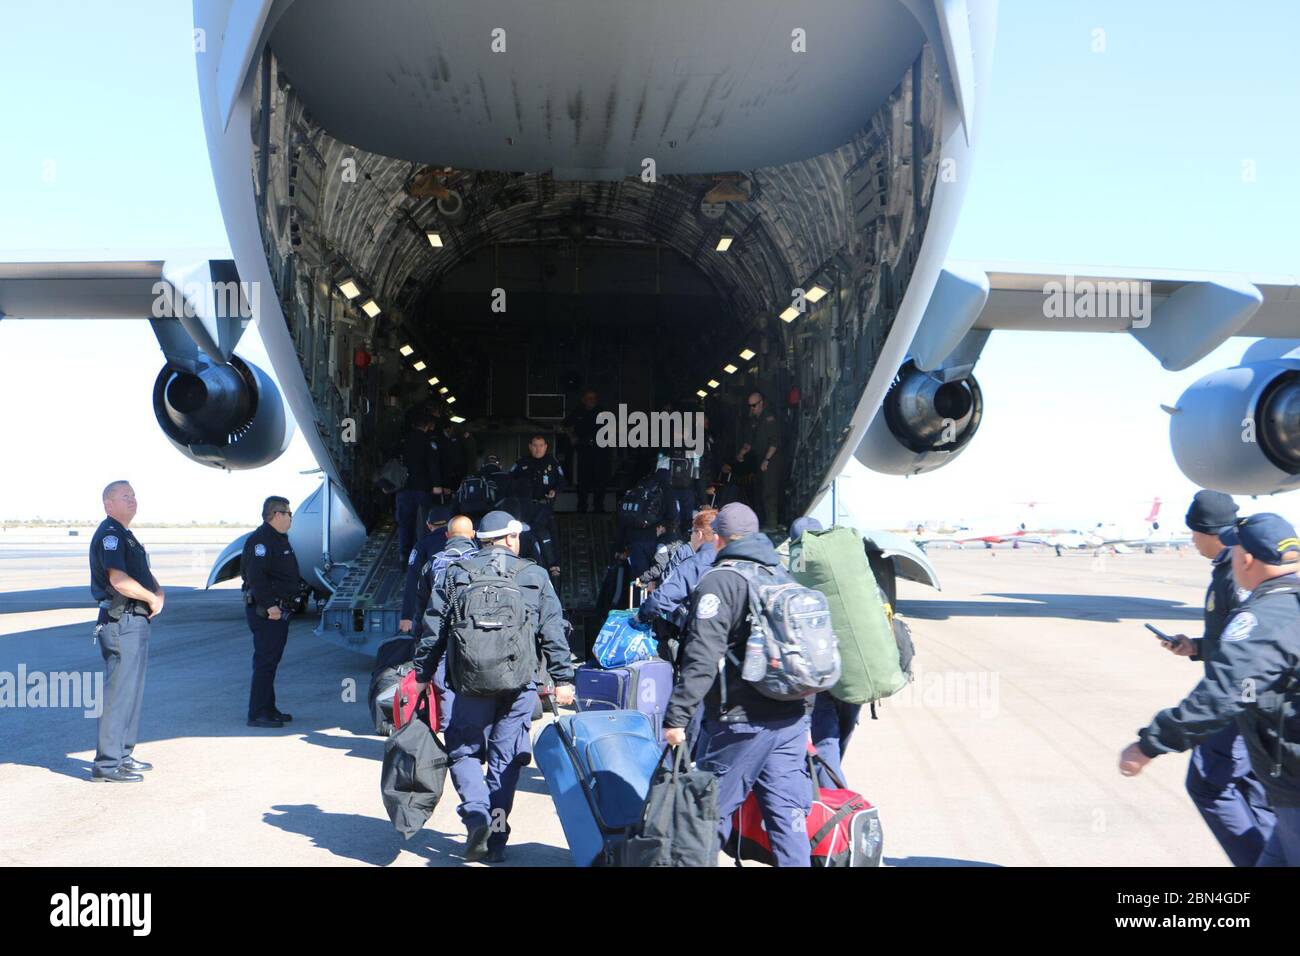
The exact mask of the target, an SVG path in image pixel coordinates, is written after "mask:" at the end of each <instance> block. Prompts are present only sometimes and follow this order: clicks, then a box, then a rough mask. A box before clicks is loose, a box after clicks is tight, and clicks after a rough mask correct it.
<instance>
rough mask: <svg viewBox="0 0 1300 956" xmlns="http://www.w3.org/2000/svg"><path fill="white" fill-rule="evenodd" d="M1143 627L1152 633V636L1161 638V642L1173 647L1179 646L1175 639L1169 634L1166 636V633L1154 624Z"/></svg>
mask: <svg viewBox="0 0 1300 956" xmlns="http://www.w3.org/2000/svg"><path fill="white" fill-rule="evenodd" d="M1143 627H1145V628H1146V629H1147V630H1148V631H1150V632H1151V633H1152V634H1154V635H1155V636H1156V637H1158V638H1160V640H1161V641H1163V642H1164V643H1166V644H1171V645H1177V644H1178V641H1177V640H1176V639H1175V638H1172V637H1170V636H1169V635H1168V634H1166V633H1165V632H1164V631H1162V630H1160V628H1158V627H1156V626H1155V625H1154V624H1144V625H1143Z"/></svg>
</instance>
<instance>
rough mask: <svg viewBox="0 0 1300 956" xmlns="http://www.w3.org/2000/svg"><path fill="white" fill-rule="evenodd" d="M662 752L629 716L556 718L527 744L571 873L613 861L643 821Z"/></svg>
mask: <svg viewBox="0 0 1300 956" xmlns="http://www.w3.org/2000/svg"><path fill="white" fill-rule="evenodd" d="M662 754H663V749H662V748H661V747H660V745H659V741H658V740H657V739H656V737H655V733H654V728H653V727H652V726H651V723H650V718H648V717H647V716H646V715H645V714H642V713H640V712H639V711H635V710H607V711H600V712H597V713H588V714H573V715H568V716H564V717H559V718H557V719H556V720H555V722H554V723H551V724H547V726H546V727H545V728H543V730H542V732H541V733H540V734H538V735H537V742H536V743H535V744H534V745H533V759H535V760H536V761H537V766H538V767H539V768H540V769H541V771H542V775H543V776H544V777H545V778H546V786H547V789H549V790H550V791H551V800H552V801H553V802H554V803H555V812H556V814H557V815H558V816H559V818H560V826H561V827H563V828H564V838H565V840H566V841H567V842H568V844H569V852H571V853H572V854H573V862H574V863H575V864H576V865H577V866H593V865H600V864H602V863H609V862H612V860H613V859H614V857H613V855H612V854H613V853H614V852H615V851H616V849H617V847H618V846H619V845H620V844H621V843H622V841H623V839H624V838H625V836H626V833H627V830H628V828H629V827H632V826H635V825H636V824H637V823H638V822H640V820H641V809H642V807H643V806H644V805H645V801H646V794H648V793H649V791H650V778H651V777H653V776H654V772H655V768H656V767H657V766H658V765H659V759H660V757H661V756H662Z"/></svg>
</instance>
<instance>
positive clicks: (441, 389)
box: [438, 385, 447, 395]
mask: <svg viewBox="0 0 1300 956" xmlns="http://www.w3.org/2000/svg"><path fill="white" fill-rule="evenodd" d="M438 394H439V395H446V394H447V386H446V385H444V386H443V387H442V388H440V389H438Z"/></svg>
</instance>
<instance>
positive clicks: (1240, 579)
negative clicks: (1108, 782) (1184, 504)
mask: <svg viewBox="0 0 1300 956" xmlns="http://www.w3.org/2000/svg"><path fill="white" fill-rule="evenodd" d="M1219 540H1220V541H1222V542H1223V543H1224V544H1225V545H1227V546H1229V547H1231V548H1232V577H1233V580H1234V581H1236V583H1237V585H1238V586H1239V587H1243V588H1246V589H1247V590H1249V591H1250V596H1249V597H1247V598H1246V599H1245V600H1244V601H1243V602H1241V604H1240V605H1238V607H1237V608H1236V610H1234V611H1233V613H1232V616H1231V617H1229V618H1228V623H1227V624H1226V625H1225V626H1224V628H1223V633H1222V634H1221V635H1220V636H1219V644H1218V648H1217V649H1216V650H1215V652H1214V654H1213V656H1212V657H1210V659H1209V660H1208V661H1207V662H1206V667H1205V676H1204V677H1203V678H1202V679H1201V681H1200V683H1198V684H1197V685H1196V686H1195V687H1194V688H1192V690H1191V692H1190V693H1189V694H1188V695H1187V696H1186V697H1185V698H1183V701H1182V703H1180V704H1178V706H1176V707H1171V708H1169V709H1167V710H1162V711H1160V713H1158V714H1156V716H1155V719H1154V720H1152V721H1151V723H1150V724H1149V725H1148V726H1147V727H1146V728H1144V729H1143V730H1141V731H1139V733H1138V740H1137V741H1136V742H1134V743H1131V744H1129V745H1128V746H1127V747H1126V748H1124V750H1123V752H1122V753H1121V754H1120V760H1119V770H1120V773H1121V774H1123V775H1124V776H1129V777H1131V776H1134V775H1136V774H1138V773H1141V772H1142V768H1143V767H1145V766H1146V765H1147V764H1148V763H1150V762H1151V760H1152V759H1153V758H1155V757H1158V756H1159V755H1160V754H1165V753H1181V752H1182V751H1184V750H1187V749H1189V748H1190V747H1192V746H1193V745H1194V744H1197V743H1200V742H1201V741H1203V740H1206V739H1208V738H1210V737H1212V736H1214V735H1215V734H1216V733H1218V732H1219V731H1221V730H1222V729H1223V728H1224V727H1227V726H1230V725H1232V724H1235V725H1236V728H1237V730H1238V731H1239V732H1240V733H1241V736H1242V737H1243V738H1244V739H1245V741H1246V750H1247V752H1248V753H1249V755H1250V764H1251V767H1252V768H1253V769H1254V771H1255V776H1256V778H1257V779H1258V780H1259V781H1260V782H1261V783H1262V784H1263V785H1264V790H1265V792H1266V793H1267V794H1268V800H1269V804H1270V806H1272V808H1273V812H1274V814H1275V815H1276V818H1277V819H1276V823H1275V824H1274V826H1273V833H1272V835H1271V836H1270V837H1269V839H1268V842H1267V843H1265V844H1264V849H1263V852H1261V853H1260V856H1259V859H1258V860H1257V861H1256V863H1255V865H1256V866H1300V717H1297V714H1300V576H1297V574H1296V572H1297V570H1300V538H1297V537H1296V532H1295V528H1294V527H1292V526H1291V523H1290V522H1289V521H1287V520H1286V519H1285V518H1282V517H1281V516H1279V515H1275V514H1269V513H1262V514H1255V515H1251V516H1250V517H1249V518H1239V519H1237V521H1236V522H1235V523H1234V524H1233V525H1232V526H1231V527H1229V528H1228V529H1227V530H1225V531H1224V532H1223V533H1222V534H1220V535H1219Z"/></svg>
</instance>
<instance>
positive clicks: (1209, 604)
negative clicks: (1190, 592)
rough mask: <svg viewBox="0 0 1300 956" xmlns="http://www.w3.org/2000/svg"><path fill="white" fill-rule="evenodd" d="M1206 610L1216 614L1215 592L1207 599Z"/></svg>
mask: <svg viewBox="0 0 1300 956" xmlns="http://www.w3.org/2000/svg"><path fill="white" fill-rule="evenodd" d="M1205 610H1207V611H1209V612H1210V613H1211V614H1213V613H1214V592H1213V591H1211V592H1210V593H1209V596H1208V597H1206V599H1205Z"/></svg>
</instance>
